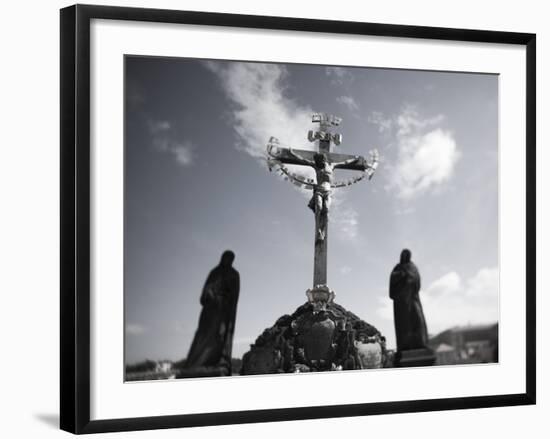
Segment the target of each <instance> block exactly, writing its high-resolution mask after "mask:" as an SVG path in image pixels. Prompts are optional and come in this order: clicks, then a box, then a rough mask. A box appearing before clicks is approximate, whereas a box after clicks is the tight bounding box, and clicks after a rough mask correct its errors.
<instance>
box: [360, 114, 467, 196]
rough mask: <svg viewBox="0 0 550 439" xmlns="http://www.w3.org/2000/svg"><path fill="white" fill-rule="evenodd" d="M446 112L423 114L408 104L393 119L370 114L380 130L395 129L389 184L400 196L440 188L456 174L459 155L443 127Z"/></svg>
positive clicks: (451, 137)
mask: <svg viewBox="0 0 550 439" xmlns="http://www.w3.org/2000/svg"><path fill="white" fill-rule="evenodd" d="M444 119H445V118H444V116H443V115H436V116H434V117H430V118H422V117H420V115H419V113H418V112H417V110H416V109H415V108H414V107H412V106H406V107H405V108H403V110H402V111H401V113H400V114H399V115H397V116H396V117H395V118H393V119H391V121H390V120H389V119H387V118H384V116H383V115H382V114H379V113H374V114H371V119H370V121H371V122H373V123H376V124H377V125H378V127H379V131H381V132H384V131H386V130H390V129H391V130H392V134H393V140H394V142H393V145H394V146H395V147H396V158H395V161H394V163H393V164H391V165H388V173H387V175H388V179H389V182H388V184H387V186H386V188H387V189H388V190H390V191H394V192H395V193H396V195H397V196H398V197H399V198H401V199H405V200H407V199H411V198H413V197H415V196H417V195H420V194H423V193H426V192H428V191H430V190H432V189H436V188H440V187H441V186H442V184H443V183H446V182H447V181H449V180H450V179H451V177H452V176H453V173H454V170H455V165H456V164H457V162H458V160H459V159H460V156H461V153H460V151H459V149H458V146H457V144H456V141H455V139H454V136H453V134H452V133H451V132H450V131H449V130H445V129H443V128H441V126H440V125H441V123H442V122H443V121H444Z"/></svg>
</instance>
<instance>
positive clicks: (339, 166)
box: [332, 155, 362, 168]
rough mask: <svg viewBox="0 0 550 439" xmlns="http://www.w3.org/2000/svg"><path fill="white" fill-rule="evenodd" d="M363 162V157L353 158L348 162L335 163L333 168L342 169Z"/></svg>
mask: <svg viewBox="0 0 550 439" xmlns="http://www.w3.org/2000/svg"><path fill="white" fill-rule="evenodd" d="M361 160H362V157H359V156H358V155H356V156H354V157H353V158H350V159H347V160H344V161H342V162H336V163H333V165H332V166H333V167H334V168H341V167H343V166H347V165H351V164H352V163H357V162H359V161H361Z"/></svg>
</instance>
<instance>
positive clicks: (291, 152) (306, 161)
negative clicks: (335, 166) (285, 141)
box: [288, 148, 315, 167]
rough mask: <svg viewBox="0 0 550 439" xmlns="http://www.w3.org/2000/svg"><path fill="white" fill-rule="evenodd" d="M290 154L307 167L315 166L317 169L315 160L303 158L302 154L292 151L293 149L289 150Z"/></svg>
mask: <svg viewBox="0 0 550 439" xmlns="http://www.w3.org/2000/svg"><path fill="white" fill-rule="evenodd" d="M288 153H289V154H290V155H291V156H292V157H294V158H295V159H296V160H299V161H301V162H302V164H304V165H306V166H313V167H315V162H314V161H313V160H308V159H306V158H305V157H302V156H301V155H300V154H298V153H296V152H294V151H293V150H292V148H288Z"/></svg>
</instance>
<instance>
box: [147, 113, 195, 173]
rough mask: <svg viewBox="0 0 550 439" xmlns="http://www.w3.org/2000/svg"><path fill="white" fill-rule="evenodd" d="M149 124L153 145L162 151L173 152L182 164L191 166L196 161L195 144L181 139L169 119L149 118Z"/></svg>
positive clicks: (177, 160)
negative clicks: (177, 137)
mask: <svg viewBox="0 0 550 439" xmlns="http://www.w3.org/2000/svg"><path fill="white" fill-rule="evenodd" d="M147 126H148V128H149V133H150V135H151V139H152V143H153V147H154V148H155V149H157V150H158V151H161V152H166V153H169V154H172V155H173V156H174V158H175V159H176V162H177V163H179V164H180V165H182V166H190V165H192V164H193V161H194V153H193V151H194V149H195V146H194V145H193V143H192V142H191V141H189V140H184V141H179V140H178V139H176V136H175V135H174V133H173V130H172V125H171V124H170V122H169V121H167V120H151V119H150V120H148V121H147Z"/></svg>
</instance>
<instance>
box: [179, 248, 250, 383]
mask: <svg viewBox="0 0 550 439" xmlns="http://www.w3.org/2000/svg"><path fill="white" fill-rule="evenodd" d="M234 259H235V254H234V253H233V252H232V251H229V250H228V251H225V252H224V253H223V255H222V257H221V261H220V263H219V265H218V266H217V267H215V268H214V269H213V270H212V271H211V272H210V274H209V275H208V278H207V279H206V282H205V284H204V288H203V290H202V294H201V299H200V302H201V305H202V312H201V315H200V319H199V327H198V329H197V332H196V333H195V338H194V339H193V343H192V344H191V348H190V349H189V354H188V355H187V360H186V364H185V367H186V369H188V370H189V371H191V370H194V371H195V373H194V374H196V375H201V374H204V375H205V376H206V375H231V351H232V347H233V333H234V331H235V316H236V313H237V301H238V298H239V284H240V281H239V272H238V271H237V270H235V269H234V268H233V266H232V264H233V260H234ZM201 372H202V373H201ZM192 374H193V373H192Z"/></svg>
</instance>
